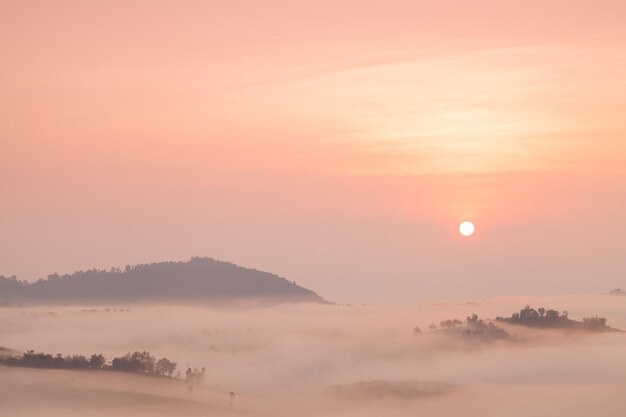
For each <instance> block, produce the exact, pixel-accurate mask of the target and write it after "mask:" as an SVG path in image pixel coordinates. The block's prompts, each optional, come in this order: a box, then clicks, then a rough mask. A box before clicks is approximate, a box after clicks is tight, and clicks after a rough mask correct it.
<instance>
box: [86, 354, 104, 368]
mask: <svg viewBox="0 0 626 417" xmlns="http://www.w3.org/2000/svg"><path fill="white" fill-rule="evenodd" d="M105 363H106V359H105V358H104V356H102V353H100V354H98V355H96V354H93V355H91V358H89V367H90V368H91V369H102V367H103V366H104V364H105Z"/></svg>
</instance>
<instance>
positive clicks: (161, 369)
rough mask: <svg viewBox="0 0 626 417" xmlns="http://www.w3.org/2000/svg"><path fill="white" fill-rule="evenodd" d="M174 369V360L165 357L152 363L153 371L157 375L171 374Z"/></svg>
mask: <svg viewBox="0 0 626 417" xmlns="http://www.w3.org/2000/svg"><path fill="white" fill-rule="evenodd" d="M175 370H176V362H172V361H170V360H169V359H167V358H161V359H159V360H158V361H157V363H156V364H155V365H154V372H155V373H156V374H157V375H168V376H172V374H173V373H174V371H175Z"/></svg>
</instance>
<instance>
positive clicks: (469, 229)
mask: <svg viewBox="0 0 626 417" xmlns="http://www.w3.org/2000/svg"><path fill="white" fill-rule="evenodd" d="M475 230H476V228H475V227H474V223H472V222H467V221H466V222H463V223H461V225H460V226H459V232H461V234H462V235H463V236H466V237H467V236H471V235H473V234H474V231H475Z"/></svg>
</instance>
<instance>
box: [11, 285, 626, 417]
mask: <svg viewBox="0 0 626 417" xmlns="http://www.w3.org/2000/svg"><path fill="white" fill-rule="evenodd" d="M526 304H531V305H534V306H545V307H550V308H555V309H558V310H568V311H569V316H570V317H572V318H574V319H581V318H582V317H587V316H591V315H595V314H598V315H600V316H603V317H607V319H608V324H609V325H610V326H612V327H615V328H626V299H624V298H623V297H611V296H605V295H588V296H582V295H580V296H562V297H544V298H537V297H533V298H523V297H500V298H493V299H486V300H470V301H458V302H437V303H428V304H420V305H415V306H411V307H390V306H375V305H361V306H342V305H316V304H291V305H281V306H276V307H264V308H240V309H225V308H220V309H216V308H208V307H207V308H200V307H185V306H171V305H149V306H146V305H144V306H133V305H124V306H111V307H109V308H105V307H101V306H98V307H93V306H83V307H45V308H44V307H38V308H25V307H13V308H3V309H0V346H2V347H4V348H7V349H11V350H14V351H18V352H25V351H27V350H31V349H32V350H34V351H36V352H46V353H52V354H56V353H62V354H63V355H65V354H84V355H91V354H93V353H102V354H103V355H104V356H105V357H106V358H107V359H109V360H110V359H111V358H113V357H115V356H119V355H123V354H125V353H127V352H131V351H144V350H145V351H149V352H150V353H151V354H153V355H155V356H157V357H167V358H169V359H170V360H173V361H175V362H177V364H178V368H177V371H178V372H180V374H181V376H180V378H165V377H151V376H143V375H133V374H125V373H121V372H113V371H89V370H85V371H68V370H43V369H28V368H19V367H4V366H0V415H11V416H37V415H46V416H57V415H58V416H61V415H63V416H64V417H71V416H83V415H86V414H88V415H97V416H109V415H125V416H131V417H132V416H148V415H190V416H196V415H215V416H221V415H224V416H229V415H267V416H295V415H297V416H370V415H371V416H381V415H385V416H405V415H407V416H408V415H411V416H414V415H427V416H439V415H441V416H458V415H464V416H473V415H476V416H479V415H480V416H489V415H493V416H496V415H497V416H501V415H506V416H517V415H520V416H521V415H524V416H527V415H550V416H555V417H558V416H570V417H572V416H589V415H602V416H622V415H626V405H625V404H624V403H623V401H622V396H623V392H626V361H625V360H624V359H623V353H624V349H625V348H626V333H621V332H607V333H589V332H570V331H566V330H546V329H534V328H528V327H524V326H517V325H511V324H507V323H500V322H494V323H495V324H496V325H497V326H498V327H500V328H502V329H504V330H505V331H506V332H507V333H508V334H509V335H510V336H511V337H507V338H504V339H491V338H484V337H467V336H463V334H460V333H458V334H457V333H450V332H445V331H441V330H436V331H432V330H429V326H430V325H431V324H433V323H434V324H439V323H440V322H441V321H443V320H447V319H458V320H460V321H463V322H465V319H466V317H467V316H469V315H471V314H473V313H476V314H477V315H478V316H479V317H480V318H482V319H483V320H485V321H486V322H488V321H489V319H493V318H495V317H496V316H508V315H510V314H511V313H512V312H514V311H517V310H519V309H520V308H521V307H523V306H524V305H526ZM415 327H419V328H420V329H421V333H419V332H416V331H415V330H414V329H415ZM0 353H1V352H0ZM201 367H205V368H206V374H205V378H204V380H203V381H202V382H201V383H189V382H187V381H185V380H184V376H185V370H186V369H187V368H201ZM231 392H232V393H233V395H229V394H230V393H231Z"/></svg>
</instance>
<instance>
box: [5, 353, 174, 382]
mask: <svg viewBox="0 0 626 417" xmlns="http://www.w3.org/2000/svg"><path fill="white" fill-rule="evenodd" d="M0 364H2V365H6V366H20V367H26V368H44V369H93V370H108V371H120V372H130V373H135V374H148V375H158V376H168V377H171V376H172V374H173V373H174V371H175V370H176V365H177V364H176V362H172V361H170V360H169V359H167V358H161V359H158V360H157V358H155V357H154V356H152V355H150V353H149V352H146V351H143V352H133V353H130V352H129V353H127V354H125V355H124V356H120V357H116V358H113V359H112V360H111V362H107V359H106V358H105V357H104V355H102V354H101V353H100V354H93V355H91V356H90V357H89V358H87V357H86V356H84V355H66V356H63V355H61V354H60V353H57V354H56V355H52V354H50V353H36V352H35V351H33V350H29V351H27V352H26V353H24V354H23V355H9V356H0Z"/></svg>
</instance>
